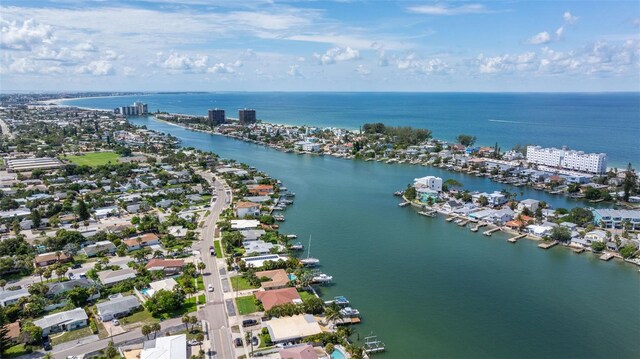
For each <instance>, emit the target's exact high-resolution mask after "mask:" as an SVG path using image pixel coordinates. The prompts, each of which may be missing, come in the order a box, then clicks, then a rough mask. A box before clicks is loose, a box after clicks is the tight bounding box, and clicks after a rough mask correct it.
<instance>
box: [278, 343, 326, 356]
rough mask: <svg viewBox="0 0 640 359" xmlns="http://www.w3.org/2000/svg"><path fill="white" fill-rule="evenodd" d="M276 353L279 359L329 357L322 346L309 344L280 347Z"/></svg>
mask: <svg viewBox="0 0 640 359" xmlns="http://www.w3.org/2000/svg"><path fill="white" fill-rule="evenodd" d="M336 350H337V349H336ZM278 354H279V355H280V359H329V355H328V354H327V353H326V352H325V351H324V350H323V349H322V347H314V346H312V345H309V344H300V345H294V346H288V347H286V348H283V349H280V350H279V351H278Z"/></svg>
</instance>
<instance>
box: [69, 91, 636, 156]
mask: <svg viewBox="0 0 640 359" xmlns="http://www.w3.org/2000/svg"><path fill="white" fill-rule="evenodd" d="M138 100H139V101H143V102H145V103H147V104H148V105H149V112H156V111H162V112H170V113H181V114H187V115H196V116H206V114H207V110H208V109H209V108H221V109H224V110H225V111H226V115H227V117H230V118H235V117H237V109H240V108H253V109H255V110H256V112H257V116H258V119H260V120H262V121H265V122H271V123H278V124H286V125H308V126H316V127H340V128H345V129H350V130H357V129H358V128H359V127H360V126H362V125H363V124H364V123H371V122H383V123H385V124H387V125H390V126H411V127H415V128H427V129H429V130H431V131H432V133H433V136H434V137H435V138H438V139H443V140H447V141H453V140H454V139H455V137H456V136H457V135H459V134H469V135H473V136H476V137H477V145H485V146H494V145H495V144H496V143H498V146H500V147H501V148H502V149H503V150H506V149H510V148H512V147H513V146H515V145H516V144H520V145H527V144H535V145H541V146H543V147H562V146H568V147H569V148H571V149H575V150H580V151H585V152H596V153H606V154H607V155H608V161H609V166H610V167H624V166H626V164H627V163H632V164H633V165H638V164H640V146H638V144H637V139H638V138H640V93H606V94H605V93H600V94H597V93H526V94H525V93H467V92H460V93H422V92H420V93H418V92H384V93H382V92H367V93H362V92H295V93H285V92H246V93H245V92H188V93H182V92H180V93H149V94H140V95H125V96H107V97H104V96H103V97H89V98H78V99H69V100H63V101H60V103H62V104H65V105H71V106H79V107H87V108H94V109H105V110H112V109H114V108H116V107H119V106H124V105H129V104H131V103H133V102H134V101H138Z"/></svg>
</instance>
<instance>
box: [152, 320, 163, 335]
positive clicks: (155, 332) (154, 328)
mask: <svg viewBox="0 0 640 359" xmlns="http://www.w3.org/2000/svg"><path fill="white" fill-rule="evenodd" d="M151 330H152V331H153V338H154V339H155V338H156V337H157V336H158V332H159V331H160V330H162V327H161V326H160V323H153V324H151Z"/></svg>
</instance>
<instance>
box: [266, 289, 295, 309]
mask: <svg viewBox="0 0 640 359" xmlns="http://www.w3.org/2000/svg"><path fill="white" fill-rule="evenodd" d="M256 298H257V299H258V300H259V301H260V302H261V303H262V306H263V307H264V309H265V310H269V309H271V308H273V307H275V306H276V305H282V304H288V303H294V304H301V303H302V299H301V298H300V294H299V293H298V291H297V290H296V288H281V289H274V290H267V291H260V292H256Z"/></svg>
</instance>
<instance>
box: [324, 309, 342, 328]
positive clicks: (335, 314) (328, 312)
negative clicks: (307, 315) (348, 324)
mask: <svg viewBox="0 0 640 359" xmlns="http://www.w3.org/2000/svg"><path fill="white" fill-rule="evenodd" d="M324 318H325V320H326V321H327V324H329V323H334V324H335V322H336V321H338V320H340V319H342V318H343V315H342V313H341V312H340V307H338V306H337V305H335V304H333V305H330V306H328V307H326V308H325V309H324Z"/></svg>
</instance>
